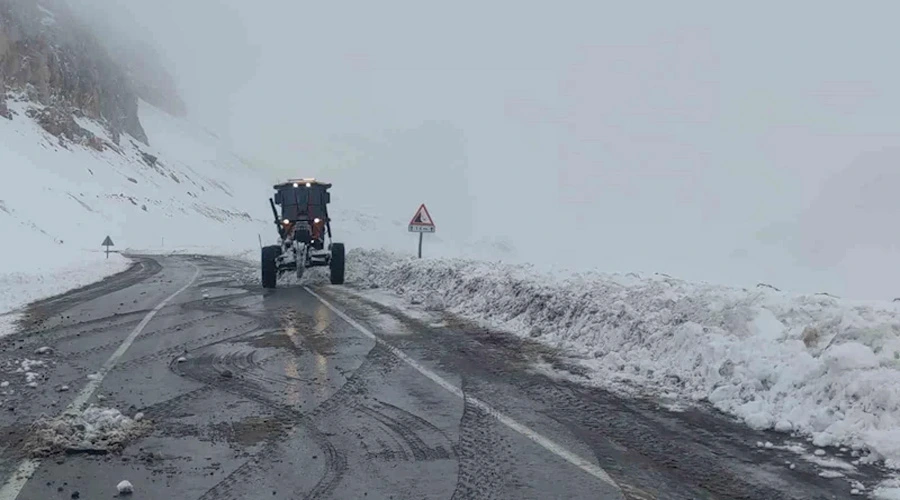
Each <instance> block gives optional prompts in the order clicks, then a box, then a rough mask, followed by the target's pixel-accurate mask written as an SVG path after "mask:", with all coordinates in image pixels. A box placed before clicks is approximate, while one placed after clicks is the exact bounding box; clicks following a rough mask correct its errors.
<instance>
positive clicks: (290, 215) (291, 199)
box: [274, 179, 331, 221]
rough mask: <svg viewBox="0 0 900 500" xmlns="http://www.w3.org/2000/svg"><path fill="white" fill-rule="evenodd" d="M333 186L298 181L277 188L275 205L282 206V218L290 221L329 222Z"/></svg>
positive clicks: (302, 180) (310, 181)
mask: <svg viewBox="0 0 900 500" xmlns="http://www.w3.org/2000/svg"><path fill="white" fill-rule="evenodd" d="M330 187H331V184H324V183H319V182H316V181H314V180H304V179H301V180H298V181H296V182H286V183H284V184H278V185H276V186H275V190H276V192H275V200H274V201H275V204H276V205H280V206H281V218H282V219H286V220H289V221H298V220H306V221H309V220H313V219H322V220H326V221H327V220H328V208H327V205H328V203H329V202H330V201H331V194H330V193H329V192H328V188H330Z"/></svg>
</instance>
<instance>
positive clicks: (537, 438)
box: [0, 287, 620, 500]
mask: <svg viewBox="0 0 900 500" xmlns="http://www.w3.org/2000/svg"><path fill="white" fill-rule="evenodd" d="M303 288H304V289H305V290H306V291H307V292H309V294H310V295H312V296H313V297H315V298H316V299H318V300H319V302H321V303H322V304H324V305H325V307H327V308H328V309H331V311H332V312H334V313H335V314H337V315H338V316H339V317H340V318H341V319H343V320H344V321H346V322H347V323H349V324H350V325H351V326H352V327H353V328H356V329H357V330H359V331H360V333H362V334H363V335H365V336H367V337H369V338H371V339H372V340H374V341H375V342H377V343H379V344H381V345H382V346H384V347H385V348H386V349H388V350H389V351H391V353H393V354H394V356H397V357H398V358H400V359H401V360H403V362H405V363H406V364H408V365H409V366H411V367H413V368H415V369H416V371H418V372H419V373H421V374H422V375H424V376H425V377H427V378H428V379H430V380H431V381H432V382H434V383H436V384H437V385H439V386H441V387H443V388H444V389H446V390H447V391H448V392H450V393H452V394H454V395H456V396H457V397H459V398H460V399H463V400H464V401H468V402H469V403H471V404H472V405H474V406H475V407H477V408H479V409H481V410H482V411H484V412H485V413H487V414H488V415H491V416H492V417H494V418H496V419H497V420H498V421H500V423H502V424H503V425H505V426H507V427H509V428H510V429H512V430H514V431H516V432H518V433H519V434H521V435H523V436H525V437H526V438H528V439H530V440H532V441H534V442H535V443H537V444H538V445H539V446H541V447H542V448H544V449H545V450H547V451H549V452H550V453H553V454H554V455H556V456H558V457H560V458H562V459H563V460H565V461H566V462H569V463H570V464H572V465H574V466H575V467H578V468H579V469H581V470H583V471H584V472H587V473H588V474H590V475H591V476H594V477H595V478H597V479H599V480H601V481H603V482H605V483H607V484H609V485H610V486H612V487H614V488H616V489H620V488H619V485H618V484H616V482H615V481H614V480H613V478H612V477H610V475H609V474H608V473H607V472H606V471H605V470H603V469H602V468H601V467H600V466H598V465H595V464H593V463H591V462H589V461H587V460H585V459H584V458H581V457H579V456H578V455H576V454H574V453H572V452H571V451H569V450H567V449H565V447H563V446H562V445H560V444H559V443H556V442H555V441H553V440H552V439H550V438H548V437H545V436H543V435H541V434H540V433H538V432H537V431H535V430H534V429H532V428H530V427H528V426H527V425H524V424H521V423H519V422H517V421H515V420H513V418H512V417H509V416H507V415H506V414H504V413H503V412H501V411H500V410H497V409H496V408H494V407H492V406H491V405H489V404H487V403H485V402H483V401H481V400H480V399H478V398H476V397H473V396H467V395H465V394H464V393H463V391H462V389H460V388H459V387H456V386H455V385H453V384H451V383H450V382H448V381H447V380H445V379H443V378H442V377H441V376H440V375H438V374H437V373H434V372H433V371H431V370H429V369H428V368H425V367H424V366H422V365H421V364H419V362H418V361H416V360H414V359H412V358H411V357H409V356H408V355H407V354H406V353H405V352H403V351H401V350H400V349H398V348H396V347H394V346H393V345H391V344H389V343H388V342H387V341H385V340H384V339H382V338H381V337H379V336H377V335H375V334H374V333H372V332H371V331H369V329H368V328H366V327H364V326H362V325H361V324H359V323H358V322H357V321H356V320H354V319H353V318H351V317H350V316H349V315H347V314H345V313H344V312H343V311H341V310H339V309H338V308H337V307H335V306H333V305H331V303H330V302H328V301H327V300H325V299H324V298H323V297H322V296H321V295H319V294H317V293H316V292H314V291H312V290H310V288H309V287H303ZM0 500H4V499H3V498H2V497H0Z"/></svg>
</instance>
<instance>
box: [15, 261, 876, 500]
mask: <svg viewBox="0 0 900 500" xmlns="http://www.w3.org/2000/svg"><path fill="white" fill-rule="evenodd" d="M247 274H248V273H247V269H246V266H245V265H244V264H241V263H239V262H232V261H228V260H225V259H218V258H211V257H201V256H167V257H152V258H151V257H145V258H141V260H140V263H139V264H138V265H136V266H135V267H133V268H132V269H131V270H129V271H127V272H126V273H123V274H121V275H118V276H115V277H113V278H110V279H108V280H106V281H104V282H101V283H99V284H97V285H93V286H91V287H88V288H86V289H82V290H79V291H76V292H74V293H71V294H68V295H66V296H63V297H58V298H55V299H52V300H47V301H44V302H42V303H38V304H35V305H33V306H32V307H31V309H30V310H29V314H28V316H27V317H26V319H25V320H24V321H23V324H22V331H21V332H20V333H18V334H16V335H14V336H11V337H7V338H4V339H0V349H2V350H0V379H2V380H14V383H13V385H12V386H10V387H9V388H8V389H7V391H8V390H9V389H12V390H13V392H12V393H11V394H10V393H8V392H3V394H5V395H4V396H2V397H0V400H2V401H3V402H2V407H0V436H3V440H2V441H0V478H2V480H3V481H5V482H4V483H3V486H2V489H0V500H12V499H14V498H19V499H22V500H26V499H29V500H30V499H35V500H37V499H40V500H45V499H69V498H81V499H105V498H111V497H114V496H116V494H117V493H116V484H117V483H118V482H119V481H120V480H123V479H127V480H128V481H130V482H131V483H133V484H134V487H135V492H134V494H133V495H131V497H132V498H135V499H167V500H168V499H192V500H196V499H204V500H206V499H217V500H228V499H263V498H273V499H318V498H321V499H326V498H328V499H541V500H544V499H554V498H572V499H588V498H590V499H619V498H629V499H651V498H660V499H695V498H696V499H707V498H710V499H711V498H716V499H732V498H746V499H766V500H777V499H826V498H859V497H854V496H852V495H851V494H850V486H849V483H848V479H847V478H830V479H829V478H824V477H820V476H819V472H820V470H821V469H818V468H816V467H815V466H813V465H812V464H810V463H807V462H804V461H803V460H800V459H799V458H798V457H797V456H796V455H795V454H793V453H791V452H788V451H778V450H772V449H760V448H759V447H758V446H757V445H756V443H757V442H758V441H763V442H765V441H775V442H778V440H783V438H784V436H778V435H773V434H767V433H759V432H754V431H751V430H748V429H746V428H744V427H743V426H741V425H738V424H736V423H734V422H731V421H730V420H728V419H727V418H724V417H722V416H719V415H716V414H715V413H713V412H708V411H703V410H689V411H682V412H671V411H667V410H665V409H663V408H660V406H659V405H658V404H657V403H655V402H653V401H644V400H632V399H621V398H619V397H616V396H614V395H612V394H610V393H607V392H604V391H602V390H598V389H595V388H588V387H586V386H581V385H578V384H576V383H573V382H567V381H563V380H561V379H558V378H556V377H554V378H550V377H548V376H545V375H543V374H540V373H539V372H537V371H535V370H533V369H532V368H533V366H534V363H535V362H537V361H541V362H543V363H550V364H551V365H556V366H558V368H559V369H561V370H565V369H566V368H567V367H566V363H565V360H564V358H561V357H559V356H558V355H557V353H554V352H552V351H551V350H548V349H547V348H545V347H541V346H539V345H537V344H532V343H529V342H526V341H523V340H520V339H517V338H514V337H512V336H510V335H507V334H504V333H501V332H495V331H489V330H486V329H484V328H482V327H479V326H476V325H472V324H469V323H467V322H465V321H463V320H460V319H459V318H455V317H452V316H450V315H446V316H445V317H444V318H443V319H444V321H442V322H441V323H439V324H434V323H429V322H425V321H421V320H419V319H416V318H414V317H410V316H407V315H405V314H403V313H401V312H399V311H397V310H394V309H391V308H389V307H386V306H384V305H381V304H379V303H376V302H372V301H370V300H368V299H366V298H364V297H363V296H361V295H359V294H357V293H354V292H353V290H352V284H348V287H346V288H340V287H332V286H325V285H321V286H311V287H310V288H305V287H301V286H293V287H286V288H279V289H277V290H274V291H265V290H263V289H262V288H261V287H259V286H258V285H255V284H248V283H246V282H245V281H244V280H242V279H240V277H241V276H247ZM251 275H252V273H251ZM347 288H349V290H348V289H347ZM44 346H47V347H50V348H52V351H51V352H50V353H47V354H40V355H39V354H35V351H36V350H37V349H39V348H41V347H44ZM25 358H28V359H36V360H41V361H43V362H44V365H43V366H39V367H37V368H34V371H35V372H39V375H40V377H41V378H40V379H39V383H38V387H36V388H30V387H26V386H24V383H23V380H22V377H23V374H22V373H16V372H15V369H16V367H20V366H21V361H22V359H25ZM62 386H67V387H68V390H66V391H61V390H60V389H61V388H62ZM90 404H95V405H98V406H102V407H108V408H117V409H119V410H121V411H122V412H123V413H125V414H127V415H132V416H133V415H135V414H136V413H137V412H142V413H144V414H145V417H144V420H143V421H142V422H143V425H145V426H146V430H145V432H144V433H143V434H141V435H140V436H137V437H134V438H132V439H130V440H129V441H127V442H126V444H125V446H124V448H122V449H114V450H111V451H109V452H104V451H102V450H100V451H98V450H93V451H90V450H68V452H67V451H65V450H60V451H59V452H58V453H51V454H49V455H47V456H34V455H33V454H31V453H30V450H32V447H30V445H29V443H30V442H31V441H30V440H32V439H33V438H34V433H35V430H34V428H33V427H32V425H31V424H32V422H34V421H35V420H36V419H37V418H39V417H41V416H47V417H54V416H57V415H59V414H61V413H62V412H63V411H64V410H65V409H66V408H67V407H70V408H76V409H80V408H83V407H85V406H87V405H90ZM788 462H791V463H794V464H795V468H794V469H791V468H790V467H789V466H788V464H787V463H788ZM871 473H872V472H871V471H866V470H859V471H858V472H856V474H857V475H858V476H859V477H858V479H860V480H863V481H864V482H869V481H867V480H869V479H871V477H870V476H869V475H870V474H871Z"/></svg>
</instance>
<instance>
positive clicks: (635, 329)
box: [348, 251, 900, 468]
mask: <svg viewBox="0 0 900 500" xmlns="http://www.w3.org/2000/svg"><path fill="white" fill-rule="evenodd" d="M348 282H352V283H355V284H356V285H358V286H363V287H366V286H370V285H377V286H378V287H380V288H381V289H387V290H391V291H393V292H396V293H397V294H400V295H402V296H403V297H404V298H405V299H407V300H408V301H410V302H413V303H416V304H421V305H422V306H421V307H423V308H425V309H431V310H438V309H445V310H448V311H451V312H454V313H458V314H461V315H463V316H466V317H468V318H472V319H475V320H479V321H483V322H486V323H488V324H491V325H494V326H496V327H500V328H503V329H506V330H509V331H512V332H514V333H516V334H518V335H521V336H524V337H528V338H532V339H535V340H538V341H541V342H544V343H547V344H551V345H554V346H557V347H560V348H562V349H564V350H565V351H567V352H569V353H571V354H572V355H573V356H575V357H576V358H578V359H579V362H580V363H582V364H583V365H585V366H586V367H588V368H589V372H590V373H591V374H592V375H591V382H592V383H595V384H598V385H602V386H604V387H607V388H611V389H614V390H617V391H623V392H625V393H629V394H634V393H649V394H653V395H658V396H664V397H667V398H672V397H675V398H679V399H682V400H686V401H696V402H709V403H711V404H712V405H714V406H715V407H716V408H718V409H720V410H722V411H724V412H726V413H729V414H732V415H734V416H736V417H738V418H740V419H742V420H743V421H745V422H746V423H747V425H749V426H751V427H753V428H756V429H776V430H778V431H783V432H786V433H793V434H794V435H796V436H803V437H807V438H809V439H810V440H811V443H810V445H811V446H813V447H827V446H847V447H849V448H852V449H853V450H854V451H856V454H857V455H858V456H859V457H860V458H859V459H861V460H862V461H863V462H875V461H881V460H883V461H884V463H885V464H886V465H887V466H888V467H892V468H900V333H898V331H900V306H898V305H895V304H893V303H890V302H883V303H879V302H865V303H864V302H852V301H847V300H840V299H836V298H833V297H830V296H826V295H789V294H786V293H782V292H778V291H775V290H773V289H770V288H766V287H758V288H755V289H750V290H743V289H734V288H726V287H721V286H714V285H708V284H700V283H689V282H685V281H681V280H677V279H673V278H669V277H667V276H663V275H654V276H638V275H634V274H629V275H607V274H599V273H557V274H554V275H551V274H545V273H541V272H538V271H536V270H535V269H533V268H531V267H529V266H514V265H504V264H500V263H492V262H485V261H471V260H454V259H434V260H430V259H423V260H418V259H411V258H407V257H401V256H397V255H396V254H391V253H388V252H383V251H355V252H351V254H350V255H349V257H348Z"/></svg>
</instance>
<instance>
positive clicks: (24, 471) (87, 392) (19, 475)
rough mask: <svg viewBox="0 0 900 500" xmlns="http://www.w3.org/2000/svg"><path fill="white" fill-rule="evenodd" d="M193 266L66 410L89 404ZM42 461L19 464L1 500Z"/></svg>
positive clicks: (12, 497)
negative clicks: (110, 372)
mask: <svg viewBox="0 0 900 500" xmlns="http://www.w3.org/2000/svg"><path fill="white" fill-rule="evenodd" d="M189 264H191V266H192V267H193V268H194V275H193V276H192V277H191V280H190V281H189V282H188V284H187V285H184V286H183V287H181V288H179V289H178V291H177V292H175V293H173V294H172V295H169V296H168V297H166V299H165V300H163V301H162V302H160V303H159V305H157V306H156V307H154V308H153V310H151V311H150V312H148V313H147V315H146V316H144V319H142V320H141V322H140V323H138V325H137V326H136V327H134V330H132V331H131V333H130V334H128V337H126V338H125V340H124V341H122V344H121V345H120V346H119V348H118V349H116V352H114V353H112V356H110V357H109V359H107V360H106V363H103V366H102V367H101V368H100V371H99V372H97V376H95V377H92V378H91V380H89V381H88V383H87V385H85V386H84V389H82V390H81V392H79V393H78V395H77V396H76V397H75V400H74V401H72V403H71V404H70V405H69V406H68V407H67V408H66V411H67V412H68V411H81V410H83V409H84V405H85V404H87V402H88V400H89V399H91V396H93V395H94V393H95V392H97V389H99V388H100V384H102V383H103V379H104V378H106V375H107V374H108V373H109V371H110V370H111V369H112V368H113V367H114V366H116V363H118V362H119V359H120V358H121V357H122V356H123V355H124V354H125V351H127V350H128V348H129V347H131V344H133V343H134V341H135V340H136V339H137V337H138V335H140V334H141V332H143V331H144V328H146V327H147V324H148V323H150V320H152V319H153V317H154V316H156V313H158V312H159V311H161V310H162V308H164V307H166V305H167V304H168V303H169V302H171V301H172V299H174V298H175V297H177V296H178V295H180V294H181V293H182V292H184V291H185V290H187V289H188V288H190V287H191V285H193V284H194V282H195V281H197V278H198V277H200V268H199V267H197V266H195V265H194V264H192V263H189ZM40 465H41V461H40V460H39V459H31V458H27V459H25V460H23V461H22V463H20V464H19V467H18V468H16V471H15V472H13V475H12V476H11V477H10V478H9V479H8V480H7V481H6V483H5V484H4V485H3V488H0V500H16V498H17V497H18V496H19V493H21V492H22V489H23V488H24V487H25V483H27V482H28V480H29V479H31V476H32V475H34V473H35V471H37V469H38V467H40Z"/></svg>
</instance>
